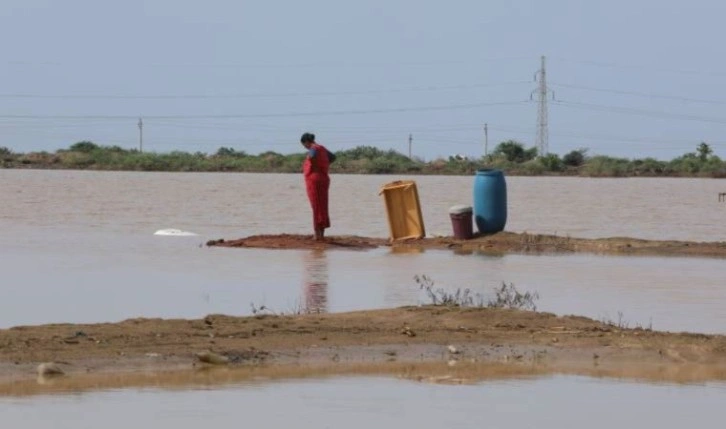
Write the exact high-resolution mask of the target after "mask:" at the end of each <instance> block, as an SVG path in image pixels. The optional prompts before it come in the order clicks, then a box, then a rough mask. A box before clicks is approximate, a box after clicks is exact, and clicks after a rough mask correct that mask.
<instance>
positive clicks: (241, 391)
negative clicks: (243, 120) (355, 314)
mask: <svg viewBox="0 0 726 429" xmlns="http://www.w3.org/2000/svg"><path fill="white" fill-rule="evenodd" d="M724 397H726V384H724V383H706V384H694V385H677V384H665V383H663V384H639V383H631V382H622V381H617V380H611V379H596V378H588V377H577V376H552V377H540V378H513V379H511V378H510V379H500V380H490V381H485V382H481V383H476V384H473V385H455V386H452V385H443V384H434V383H422V382H418V381H410V380H396V379H391V378H380V377H369V376H367V377H346V378H334V379H309V380H295V381H285V382H268V381H264V380H256V381H252V382H247V383H244V384H240V385H234V386H228V387H226V388H216V389H214V390H210V389H209V388H207V387H204V388H199V389H185V390H160V389H156V388H147V389H128V390H112V391H103V392H92V393H83V394H77V393H75V394H74V393H70V394H65V395H57V396H37V397H30V398H1V399H0V415H2V416H3V425H4V426H7V427H23V428H25V429H36V428H47V427H54V428H74V429H79V428H97V427H103V428H128V427H147V426H148V425H149V422H154V426H155V427H159V428H177V429H184V428H190V429H198V428H207V427H238V426H253V427H296V428H315V429H319V428H327V427H330V428H338V427H345V428H370V427H371V425H376V426H380V427H416V428H437V429H440V428H448V427H478V426H485V427H492V428H505V427H506V428H562V427H587V428H596V429H597V428H603V429H606V428H607V429H611V428H613V427H634V426H643V427H658V428H663V429H667V428H682V427H690V426H693V425H709V426H713V425H715V426H717V425H718V424H717V422H718V421H720V420H721V418H722V408H723V399H724Z"/></svg>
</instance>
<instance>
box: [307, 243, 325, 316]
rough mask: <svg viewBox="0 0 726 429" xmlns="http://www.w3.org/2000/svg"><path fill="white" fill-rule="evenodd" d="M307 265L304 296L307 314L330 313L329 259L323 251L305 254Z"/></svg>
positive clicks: (316, 250) (312, 251) (317, 250)
mask: <svg viewBox="0 0 726 429" xmlns="http://www.w3.org/2000/svg"><path fill="white" fill-rule="evenodd" d="M303 258H304V259H303V264H304V265H305V276H304V279H305V280H304V282H305V284H304V296H305V308H304V310H305V312H307V313H326V312H327V311H328V259H327V256H326V252H325V251H324V250H321V249H315V250H311V251H309V252H307V253H304V254H303Z"/></svg>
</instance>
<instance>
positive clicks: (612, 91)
mask: <svg viewBox="0 0 726 429" xmlns="http://www.w3.org/2000/svg"><path fill="white" fill-rule="evenodd" d="M551 85H552V86H557V87H560V88H572V89H582V90H585V91H595V92H605V93H610V94H620V95H632V96H636V97H647V98H661V99H666V100H675V101H685V102H693V103H705V104H726V101H721V100H707V99H702V98H690V97H682V96H677V95H663V94H653V93H647V92H637V91H623V90H617V89H605V88H594V87H590V86H582V85H570V84H565V83H552V84H551Z"/></svg>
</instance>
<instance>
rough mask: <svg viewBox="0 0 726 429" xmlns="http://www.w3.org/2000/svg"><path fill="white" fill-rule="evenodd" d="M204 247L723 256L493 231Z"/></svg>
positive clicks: (720, 247)
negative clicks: (464, 235)
mask: <svg viewBox="0 0 726 429" xmlns="http://www.w3.org/2000/svg"><path fill="white" fill-rule="evenodd" d="M207 246H210V247H243V248H265V249H325V250H334V249H348V250H368V249H375V248H380V247H388V248H390V249H391V251H394V252H396V251H398V252H420V251H425V250H427V249H431V250H436V249H438V250H452V251H455V252H459V253H473V252H482V253H578V252H579V253H595V254H608V255H642V256H697V257H716V258H723V257H726V241H724V242H690V241H660V240H641V239H635V238H627V237H612V238H597V239H588V238H575V237H565V236H557V235H543V234H528V233H513V232H499V233H496V234H490V235H480V236H476V237H474V238H472V239H470V240H462V239H457V238H454V237H432V238H423V239H415V240H405V241H397V242H390V241H389V240H387V239H385V238H372V237H358V236H330V237H327V239H326V241H325V242H317V241H315V240H313V238H312V236H308V235H295V234H280V235H254V236H250V237H244V238H239V239H232V240H227V239H218V240H210V241H209V242H207Z"/></svg>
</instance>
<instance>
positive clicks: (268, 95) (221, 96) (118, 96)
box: [0, 81, 529, 100]
mask: <svg viewBox="0 0 726 429" xmlns="http://www.w3.org/2000/svg"><path fill="white" fill-rule="evenodd" d="M526 83H529V82H528V81H511V82H498V83H482V84H466V85H449V86H420V87H408V88H391V89H374V90H366V91H320V92H270V93H247V94H178V95H175V94H151V95H125V94H98V95H78V94H27V93H5V94H0V98H21V99H61V100H105V99H108V100H179V99H190V100H199V99H237V98H287V97H325V96H341V95H374V94H396V93H404V92H427V91H450V90H458V89H474V88H491V87H499V86H508V85H521V84H526Z"/></svg>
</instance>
